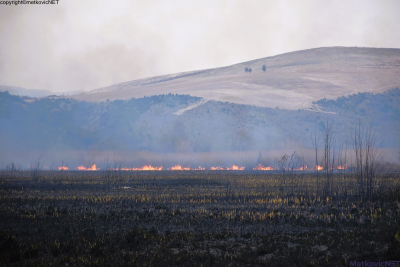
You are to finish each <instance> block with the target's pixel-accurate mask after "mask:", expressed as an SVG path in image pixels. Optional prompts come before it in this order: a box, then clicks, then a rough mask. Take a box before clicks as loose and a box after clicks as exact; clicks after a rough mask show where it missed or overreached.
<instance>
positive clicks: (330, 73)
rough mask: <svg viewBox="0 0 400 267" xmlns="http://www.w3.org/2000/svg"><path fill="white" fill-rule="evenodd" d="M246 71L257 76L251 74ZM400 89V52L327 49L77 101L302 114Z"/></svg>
mask: <svg viewBox="0 0 400 267" xmlns="http://www.w3.org/2000/svg"><path fill="white" fill-rule="evenodd" d="M263 65H265V66H266V71H265V72H264V71H263V70H262V66H263ZM246 67H247V68H251V69H252V72H251V73H250V72H245V70H244V69H245V68H246ZM396 87H400V49H389V48H358V47H327V48H315V49H309V50H302V51H296V52H291V53H286V54H282V55H277V56H273V57H266V58H261V59H256V60H252V61H248V62H243V63H240V64H236V65H232V66H227V67H221V68H215V69H207V70H200V71H191V72H184V73H177V74H170V75H163V76H157V77H151V78H146V79H140V80H134V81H129V82H124V83H120V84H116V85H111V86H108V87H105V88H100V89H97V90H93V91H90V92H87V93H83V94H78V95H74V96H72V97H73V98H75V99H77V100H85V101H91V102H101V101H106V100H107V99H109V100H116V99H130V98H132V97H135V98H139V97H144V96H152V95H160V94H168V93H172V94H189V95H191V96H197V97H202V98H204V99H205V100H215V101H222V102H225V101H226V102H232V103H237V104H246V105H256V106H260V107H270V108H275V107H279V108H282V109H292V110H296V109H303V108H308V107H310V105H311V104H312V102H313V101H317V100H319V99H322V98H327V99H335V98H337V97H340V96H345V95H350V94H355V93H359V92H370V93H382V92H385V91H387V90H390V89H394V88H396Z"/></svg>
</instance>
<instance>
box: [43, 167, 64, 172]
mask: <svg viewBox="0 0 400 267" xmlns="http://www.w3.org/2000/svg"><path fill="white" fill-rule="evenodd" d="M45 168H46V167H45ZM47 169H48V168H47ZM58 170H59V171H68V167H67V166H61V167H58Z"/></svg>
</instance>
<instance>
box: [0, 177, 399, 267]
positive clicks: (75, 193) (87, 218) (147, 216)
mask: <svg viewBox="0 0 400 267" xmlns="http://www.w3.org/2000/svg"><path fill="white" fill-rule="evenodd" d="M338 177H341V176H338ZM399 178H400V176H399V174H391V175H386V176H383V175H382V176H379V177H378V178H377V179H376V192H375V194H374V197H373V198H372V199H370V200H366V199H363V197H362V196H360V195H357V192H358V191H357V190H356V186H355V185H356V178H355V177H352V176H351V175H348V176H346V177H345V179H344V180H343V179H342V178H340V179H339V178H338V179H336V180H334V181H335V183H334V185H333V190H332V194H331V195H329V196H324V195H321V193H320V192H319V191H318V188H317V186H316V179H317V178H316V176H315V175H314V174H303V175H300V174H296V176H294V177H288V179H287V183H285V184H283V183H282V177H281V175H280V174H265V172H246V171H238V172H235V171H185V172H179V171H159V172H150V171H149V172H147V171H141V172H136V171H125V172H117V171H115V172H112V173H111V175H110V173H107V172H79V171H74V172H70V171H54V172H51V171H42V172H41V173H40V174H39V178H38V179H36V177H35V179H33V178H32V176H31V173H30V172H18V171H17V172H12V173H11V172H2V173H1V178H0V182H1V188H0V192H1V193H0V216H1V220H0V248H1V249H0V263H1V266H13V265H15V266H21V265H41V266H49V265H51V264H52V265H54V264H57V265H59V264H62V265H64V264H69V265H110V264H112V265H114V266H126V265H133V266H188V265H193V266H246V265H247V266H265V265H269V266H296V265H297V266H305V265H317V266H322V265H326V266H349V261H354V260H359V261H364V260H370V261H371V260H378V259H379V260H390V259H392V260H399V259H400V249H399V245H400V243H399V240H397V238H396V233H398V232H399V231H400V223H399V221H400V202H399V194H398V192H399V188H400V181H399ZM397 236H398V234H397Z"/></svg>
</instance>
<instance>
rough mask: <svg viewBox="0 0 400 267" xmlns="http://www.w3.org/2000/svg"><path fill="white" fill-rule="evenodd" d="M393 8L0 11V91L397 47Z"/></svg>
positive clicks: (124, 6) (60, 88) (329, 4)
mask: <svg viewBox="0 0 400 267" xmlns="http://www.w3.org/2000/svg"><path fill="white" fill-rule="evenodd" d="M398 10H400V2H399V1H396V0H394V1H389V0H386V1H323V2H321V1H301V2H300V1H251V2H246V1H217V2H216V1H196V2H194V1H168V2H166V1H118V2H117V3H116V2H113V1H91V0H88V1H65V0H60V1H59V4H58V5H17V6H15V5H12V6H5V5H1V6H0V84H1V85H11V86H18V87H24V88H35V89H44V90H52V91H55V92H66V91H79V90H91V89H96V88H100V87H104V86H108V85H111V84H115V83H119V82H124V81H128V80H134V79H138V78H143V77H149V76H155V75H161V74H167V73H176V72H182V71H189V70H198V69H205V68H213V67H220V66H225V65H230V64H234V63H237V62H243V61H246V60H250V59H255V58H261V57H266V56H273V55H276V54H280V53H284V52H289V51H295V50H301V49H307V48H312V47H322V46H368V47H393V48H396V47H397V48H398V47H400V32H399V31H398V25H399V24H400V17H399V16H398Z"/></svg>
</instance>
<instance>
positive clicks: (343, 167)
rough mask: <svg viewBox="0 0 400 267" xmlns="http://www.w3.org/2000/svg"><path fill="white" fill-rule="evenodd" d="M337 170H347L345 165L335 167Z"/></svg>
mask: <svg viewBox="0 0 400 267" xmlns="http://www.w3.org/2000/svg"><path fill="white" fill-rule="evenodd" d="M337 168H338V170H345V169H347V164H345V165H343V166H337Z"/></svg>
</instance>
